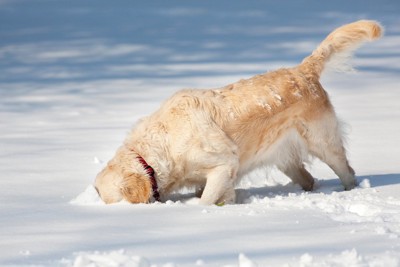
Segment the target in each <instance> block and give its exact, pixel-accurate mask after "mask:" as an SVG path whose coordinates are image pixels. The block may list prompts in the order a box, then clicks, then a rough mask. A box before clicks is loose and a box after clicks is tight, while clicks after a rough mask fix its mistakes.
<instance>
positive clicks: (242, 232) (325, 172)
mask: <svg viewBox="0 0 400 267" xmlns="http://www.w3.org/2000/svg"><path fill="white" fill-rule="evenodd" d="M399 14H400V3H399V2H398V1H397V0H392V1H390V0H386V1H361V0H357V1H351V2H350V1H342V0H340V1H329V2H328V1H317V0H312V1H306V0H300V1H279V2H278V1H228V0H221V1H183V0H180V1H177V0H171V1H162V0H157V1H146V0H143V1H107V0H89V1H79V0H72V1H71V0H69V1H66V0H61V1H50V0H38V1H29V0H0V70H1V71H0V265H1V266H74V267H84V266H85V267H86V266H91V267H92V266H139V267H144V266H241V267H245V266H346V267H347V266H382V267H383V266H384V267H387V266H389V267H390V266H400V135H399V132H400V104H399V99H400V86H399V85H400V16H399ZM361 18H369V19H376V20H378V21H380V22H381V23H382V24H383V25H384V26H385V28H386V36H385V37H384V38H383V39H381V40H380V41H378V42H376V43H371V44H367V45H366V46H364V47H362V48H361V49H360V50H358V52H357V54H356V58H355V60H354V65H356V66H357V69H358V72H357V73H351V74H343V73H334V74H327V75H325V76H324V77H323V80H322V82H323V85H324V86H325V88H326V89H327V91H328V92H329V94H330V95H331V98H332V102H333V103H334V105H335V107H336V110H337V112H338V114H339V116H340V117H341V118H342V119H343V120H344V121H346V122H347V124H348V127H347V131H348V150H349V158H350V161H351V163H352V165H353V167H354V169H355V170H356V172H357V174H358V180H359V182H360V186H359V187H358V188H356V189H355V190H352V191H350V192H344V191H343V190H342V187H341V185H340V182H339V180H338V179H337V178H336V177H335V175H334V174H333V173H332V172H331V171H330V170H329V169H328V168H327V167H325V166H324V165H323V164H321V163H320V162H314V163H313V164H312V165H311V166H309V169H310V171H311V173H312V174H313V175H314V176H315V177H316V178H317V179H318V188H317V189H316V190H315V191H314V192H311V193H305V192H303V191H302V190H300V189H299V188H298V187H297V186H295V185H293V184H291V183H289V180H288V179H287V178H286V177H284V176H283V175H282V174H281V173H279V172H277V171H276V170H269V171H268V172H267V171H266V170H260V171H257V172H255V173H253V174H252V175H251V176H250V177H248V178H247V179H246V180H245V181H243V182H242V183H241V185H240V188H238V203H237V204H236V205H226V206H223V207H218V206H210V207H204V206H199V205H196V204H195V203H194V202H195V201H194V200H193V195H192V194H191V193H190V192H183V193H182V192H181V193H179V194H177V195H174V196H173V197H171V200H169V201H167V202H166V203H155V204H151V205H129V204H126V203H119V204H116V205H108V206H106V205H104V204H102V203H101V201H99V199H98V196H97V195H96V193H95V191H94V189H93V187H92V186H91V183H92V182H93V180H94V178H95V176H96V174H97V172H98V171H99V170H100V169H101V168H102V167H103V166H104V164H105V163H106V162H107V160H109V159H110V158H111V157H112V156H113V153H114V152H115V150H116V148H117V147H118V146H119V145H120V144H121V142H122V141H123V139H124V137H125V135H126V133H127V132H128V131H129V129H130V128H131V126H132V125H133V124H134V123H135V121H137V119H138V118H140V117H142V116H144V115H146V114H149V113H151V112H153V111H154V110H155V109H156V108H157V107H158V106H159V104H160V102H161V101H162V100H164V99H165V98H167V97H168V96H169V95H171V94H172V93H173V92H174V91H176V90H178V89H181V88H187V87H191V88H210V87H219V86H222V85H224V84H227V83H230V82H234V81H236V80H238V79H242V78H247V77H250V76H252V75H254V74H258V73H262V72H265V71H267V70H272V69H275V68H278V67H283V66H292V65H294V64H297V63H299V62H300V61H301V60H302V58H303V57H304V56H306V55H307V54H308V53H310V52H311V51H312V49H313V48H315V46H316V45H317V44H318V43H319V42H320V41H321V40H322V39H323V38H324V37H325V35H326V34H328V33H329V32H330V31H331V30H332V29H334V28H335V27H337V26H340V25H342V24H345V23H348V22H351V21H354V20H358V19H361Z"/></svg>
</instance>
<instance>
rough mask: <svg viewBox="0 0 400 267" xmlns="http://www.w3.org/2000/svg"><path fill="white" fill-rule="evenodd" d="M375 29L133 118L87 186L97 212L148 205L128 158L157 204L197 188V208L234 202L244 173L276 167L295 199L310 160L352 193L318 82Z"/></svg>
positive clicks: (365, 27)
mask: <svg viewBox="0 0 400 267" xmlns="http://www.w3.org/2000/svg"><path fill="white" fill-rule="evenodd" d="M381 33H382V28H381V27H380V25H379V24H378V23H376V22H374V21H358V22H354V23H351V24H348V25H345V26H342V27H340V28H338V29H336V30H335V31H333V32H332V33H331V34H330V35H328V37H327V38H326V39H325V40H324V41H323V42H322V43H321V44H320V45H319V46H318V47H317V49H316V50H315V51H314V52H313V53H312V54H311V55H310V56H309V57H307V58H305V59H304V61H303V62H302V63H301V64H300V65H298V66H296V67H293V68H288V69H279V70H277V71H274V72H268V73H265V74H261V75H257V76H254V77H252V78H250V79H247V80H241V81H238V82H236V83H233V84H229V85H227V86H225V87H223V88H219V89H211V90H183V91H180V92H178V93H176V94H175V95H173V96H172V97H171V98H170V99H168V100H167V101H166V102H165V103H163V104H162V106H161V107H160V109H159V110H158V111H156V112H155V113H154V114H152V115H150V116H149V117H146V118H144V119H142V120H141V121H140V122H139V123H138V125H137V126H136V127H135V128H134V129H133V130H132V132H131V133H130V134H129V135H128V137H127V138H126V140H125V142H124V144H123V145H122V146H121V147H120V148H119V149H118V151H117V153H116V155H115V156H114V158H113V159H112V160H111V161H110V162H109V163H108V165H107V166H106V167H105V168H104V170H103V171H102V172H100V173H99V174H98V176H97V178H96V181H95V186H96V188H97V190H98V192H99V194H100V196H101V197H102V199H103V200H104V201H105V202H106V203H113V202H117V201H120V200H122V199H125V200H127V201H130V202H132V203H140V202H150V201H152V189H151V183H150V181H149V177H148V175H147V174H146V171H145V170H144V169H143V167H142V165H141V164H140V163H139V162H138V160H137V156H138V155H140V156H141V157H143V158H144V159H145V160H146V161H147V163H148V164H149V165H151V166H152V167H153V168H154V170H155V172H156V180H157V183H158V187H159V191H160V194H161V197H162V198H164V199H165V197H166V196H167V195H168V194H169V193H171V192H172V191H174V190H177V189H179V188H182V187H184V186H191V187H199V188H204V191H203V192H202V195H201V200H200V203H202V204H207V205H209V204H215V203H220V202H225V203H232V202H234V201H235V191H234V186H235V184H236V183H237V182H238V180H239V179H240V178H241V177H243V176H244V175H245V174H246V173H248V172H250V171H252V170H254V169H255V168H258V167H260V166H265V165H276V166H277V167H278V168H279V169H280V170H281V171H282V172H284V173H285V174H286V175H287V176H288V177H289V178H291V179H292V180H293V181H294V182H295V183H298V184H300V186H302V188H303V189H304V190H312V189H313V183H314V179H313V177H312V176H311V174H310V173H309V172H308V171H307V170H306V169H305V168H304V165H303V164H304V162H306V161H307V160H308V159H309V156H310V155H311V156H314V157H317V158H319V159H321V160H322V161H323V162H325V163H326V164H328V165H329V166H330V168H332V169H333V171H334V172H335V173H336V174H337V175H338V176H339V178H340V179H341V181H342V184H343V186H344V188H345V189H346V190H350V189H352V188H353V187H354V186H355V185H356V180H355V178H354V171H353V169H352V168H351V167H350V166H349V163H348V161H347V158H346V152H345V148H344V145H343V137H342V133H341V130H340V125H339V123H338V120H337V118H336V115H335V112H334V109H333V107H332V105H331V102H330V101H329V97H328V95H327V93H326V92H325V90H324V89H323V88H322V86H321V84H320V82H319V77H320V75H321V73H322V71H323V70H324V69H325V68H326V66H327V64H328V62H329V61H330V60H331V59H332V58H333V57H335V56H338V55H340V54H343V53H348V52H349V51H352V50H354V49H355V48H356V47H357V46H358V45H360V44H361V43H362V42H365V41H371V40H374V39H377V38H379V37H380V36H381Z"/></svg>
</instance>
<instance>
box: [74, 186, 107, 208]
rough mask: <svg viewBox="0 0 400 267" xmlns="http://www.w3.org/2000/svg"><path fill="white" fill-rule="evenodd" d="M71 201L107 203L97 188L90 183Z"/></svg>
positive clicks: (81, 203) (89, 203) (79, 203)
mask: <svg viewBox="0 0 400 267" xmlns="http://www.w3.org/2000/svg"><path fill="white" fill-rule="evenodd" d="M69 203H71V204H73V205H105V203H104V201H103V200H102V199H101V198H100V196H99V194H98V193H97V190H96V188H94V186H93V185H88V187H86V189H85V191H83V192H82V193H80V194H79V195H78V196H77V197H76V198H74V199H72V200H71V201H70V202H69Z"/></svg>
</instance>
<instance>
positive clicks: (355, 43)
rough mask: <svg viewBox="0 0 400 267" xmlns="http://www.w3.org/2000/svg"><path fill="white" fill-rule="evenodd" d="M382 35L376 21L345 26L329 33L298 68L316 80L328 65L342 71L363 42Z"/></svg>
mask: <svg viewBox="0 0 400 267" xmlns="http://www.w3.org/2000/svg"><path fill="white" fill-rule="evenodd" d="M382 34H383V28H382V26H381V25H380V24H379V23H378V22H376V21H372V20H360V21H356V22H353V23H350V24H346V25H344V26H342V27H339V28H337V29H336V30H334V31H333V32H331V33H330V34H329V35H328V36H327V37H326V38H325V40H324V41H322V43H321V44H320V45H319V46H318V47H317V49H315V50H314V51H313V52H312V54H311V55H310V56H308V57H306V58H305V59H304V60H303V62H302V63H301V64H300V66H299V67H300V68H301V70H302V71H303V72H305V73H309V74H313V75H314V76H316V77H317V78H319V77H320V75H321V73H322V72H323V71H324V69H325V68H326V67H327V66H329V65H331V66H332V65H334V66H332V67H334V68H338V69H342V68H343V66H345V64H346V59H348V58H349V57H350V56H351V54H352V52H353V51H354V50H356V49H357V48H358V47H359V46H360V45H361V44H362V43H364V42H367V41H373V40H376V39H379V38H380V37H381V35H382ZM332 63H333V64H332ZM335 63H336V64H335Z"/></svg>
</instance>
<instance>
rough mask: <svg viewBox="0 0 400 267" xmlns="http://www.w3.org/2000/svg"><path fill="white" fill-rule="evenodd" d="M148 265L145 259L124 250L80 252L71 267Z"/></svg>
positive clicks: (137, 266) (132, 266) (135, 266)
mask: <svg viewBox="0 0 400 267" xmlns="http://www.w3.org/2000/svg"><path fill="white" fill-rule="evenodd" d="M123 266H127V267H128V266H129V267H150V263H149V261H148V260H147V259H145V258H143V257H139V256H130V255H128V254H126V253H125V251H124V250H117V251H111V252H106V253H100V252H93V253H86V252H81V253H78V256H76V258H75V260H74V262H73V264H72V265H71V267H123Z"/></svg>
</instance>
